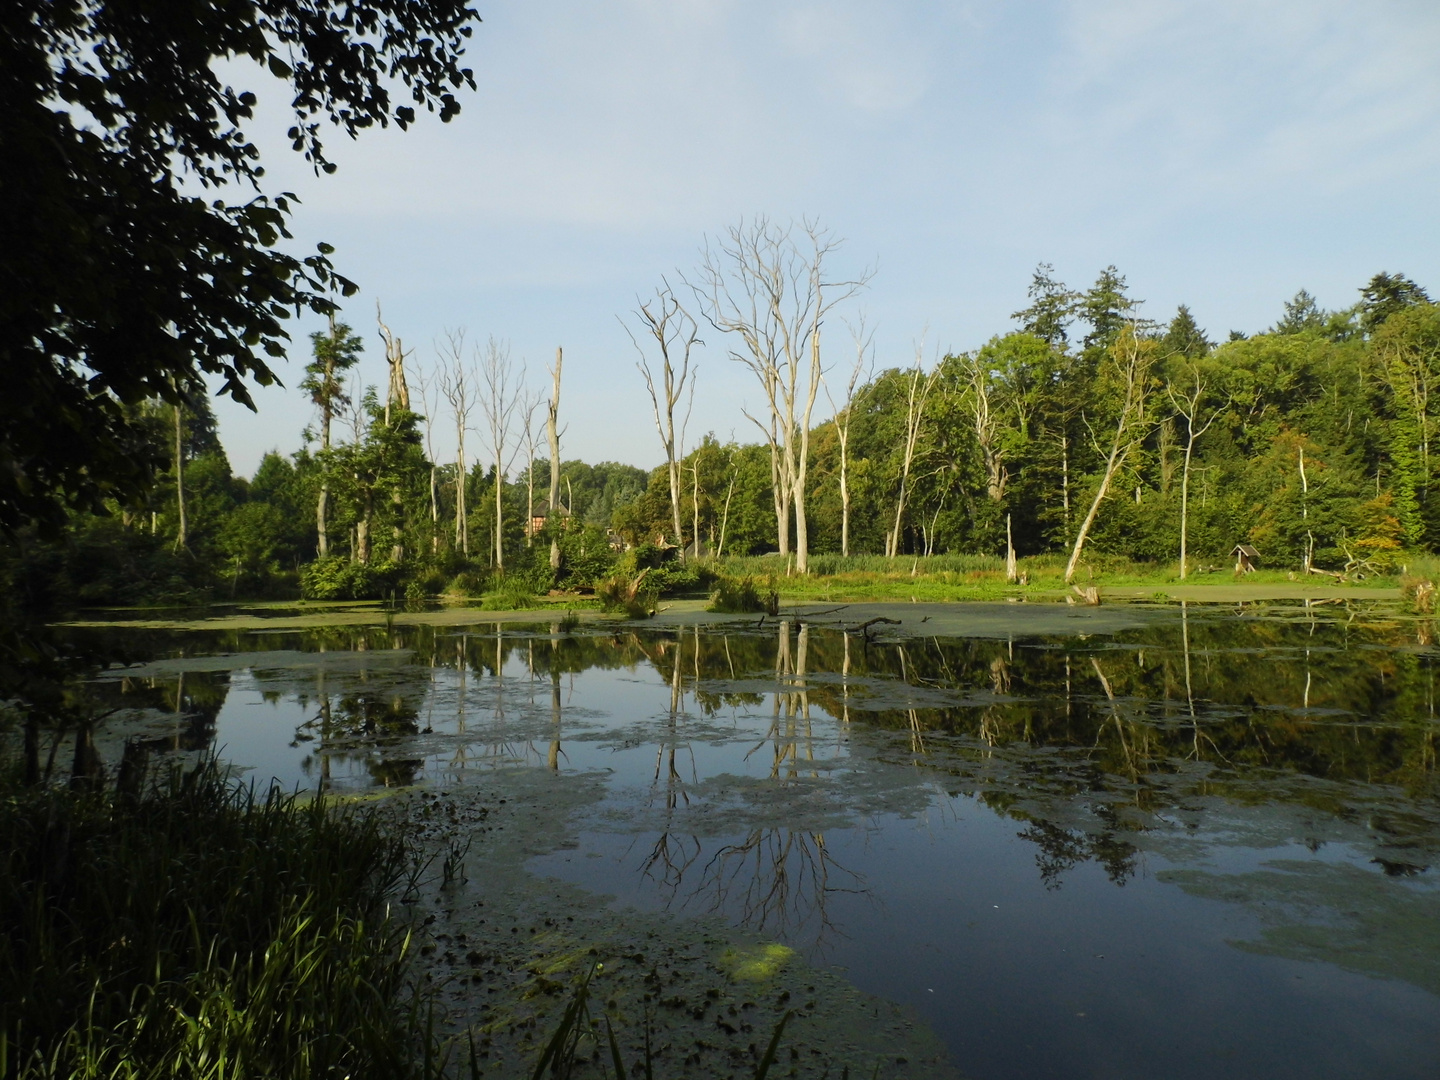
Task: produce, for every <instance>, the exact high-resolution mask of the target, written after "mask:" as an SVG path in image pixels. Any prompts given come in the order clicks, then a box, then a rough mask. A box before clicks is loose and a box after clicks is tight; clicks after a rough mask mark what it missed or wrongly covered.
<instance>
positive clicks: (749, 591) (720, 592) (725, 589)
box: [706, 576, 780, 615]
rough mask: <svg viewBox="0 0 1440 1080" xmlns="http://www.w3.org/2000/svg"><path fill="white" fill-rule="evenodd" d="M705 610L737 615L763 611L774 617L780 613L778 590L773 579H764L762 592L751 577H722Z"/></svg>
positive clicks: (717, 582)
mask: <svg viewBox="0 0 1440 1080" xmlns="http://www.w3.org/2000/svg"><path fill="white" fill-rule="evenodd" d="M706 610H708V611H719V612H726V613H729V614H737V615H739V614H747V613H752V612H757V611H763V612H765V614H767V615H776V614H779V612H780V590H779V589H777V588H776V586H775V579H774V578H773V577H772V578H767V579H766V582H765V586H764V588H763V590H762V589H761V588H760V587H759V586H757V585H756V584H755V579H754V578H753V577H749V576H746V577H742V578H728V577H723V576H722V577H721V578H719V579H718V580H717V581H716V583H715V591H714V592H712V593H711V594H710V604H709V607H708V608H707V609H706Z"/></svg>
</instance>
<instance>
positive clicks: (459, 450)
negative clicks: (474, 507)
mask: <svg viewBox="0 0 1440 1080" xmlns="http://www.w3.org/2000/svg"><path fill="white" fill-rule="evenodd" d="M435 348H436V351H437V352H438V353H439V354H440V366H439V370H438V378H439V381H440V393H441V394H442V395H443V396H444V398H445V400H446V401H447V402H448V403H449V405H450V415H451V416H452V417H454V419H455V546H456V547H458V548H459V549H460V550H461V552H463V553H464V554H465V555H469V554H470V525H469V519H468V516H467V514H466V508H465V473H466V469H467V463H466V461H465V432H466V431H467V430H468V429H469V426H470V413H471V412H472V411H473V410H474V408H475V372H474V369H473V368H472V366H471V365H470V364H469V363H468V362H467V361H466V359H465V328H464V327H463V326H462V327H460V328H459V329H456V330H447V331H445V339H444V340H443V341H440V342H436V345H435Z"/></svg>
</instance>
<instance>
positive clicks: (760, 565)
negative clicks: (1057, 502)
mask: <svg viewBox="0 0 1440 1080" xmlns="http://www.w3.org/2000/svg"><path fill="white" fill-rule="evenodd" d="M1065 561H1066V560H1065V557H1064V556H1063V555H1059V554H1052V555H1037V556H1031V557H1028V558H1024V559H1021V560H1020V561H1019V567H1018V569H1019V573H1020V574H1021V575H1022V576H1023V578H1024V580H1025V584H1024V585H1023V586H1022V585H1017V584H1012V583H1010V582H1008V581H1006V579H1005V560H1004V559H1002V558H1000V557H998V556H992V555H953V554H947V555H932V556H923V555H922V556H915V555H901V556H896V557H894V558H887V557H886V556H883V555H852V556H849V557H848V558H847V557H844V556H840V555H816V556H813V557H812V558H811V559H810V572H809V573H808V574H806V575H800V574H795V573H793V572H792V573H790V574H789V575H787V574H786V570H787V560H785V559H782V558H781V557H780V556H779V555H760V556H744V557H735V558H726V559H723V560H721V561H720V562H719V563H718V564H717V565H716V569H717V570H718V571H719V572H720V573H722V574H723V575H724V576H725V577H726V578H728V579H730V580H732V581H741V580H744V579H745V578H747V577H748V578H752V579H764V578H767V577H771V576H773V577H774V578H775V580H776V582H777V583H778V586H779V589H780V592H781V594H782V596H783V597H784V598H785V600H786V601H788V602H791V603H794V602H825V601H834V602H836V603H856V602H861V601H866V600H900V601H908V600H915V601H946V600H1000V599H1004V598H1006V597H1011V596H1016V595H1020V594H1022V593H1024V594H1029V595H1037V594H1038V595H1045V594H1047V593H1051V594H1055V595H1060V594H1063V593H1066V592H1068V591H1069V586H1067V585H1066V583H1065V580H1064V578H1065ZM1431 564H1436V565H1434V566H1432V565H1431ZM1410 573H1411V574H1417V573H1421V574H1422V575H1423V576H1440V562H1437V560H1435V559H1424V558H1418V559H1416V560H1414V565H1412V566H1411V567H1410ZM1237 581H1238V582H1241V583H1243V584H1245V585H1250V586H1263V585H1279V584H1285V585H1290V584H1295V583H1299V584H1309V585H1313V586H1330V585H1334V584H1335V582H1334V581H1333V580H1332V579H1329V578H1321V577H1311V578H1309V579H1306V578H1304V577H1303V576H1301V575H1299V574H1296V573H1294V572H1293V571H1287V570H1260V571H1257V572H1255V573H1252V574H1247V575H1245V576H1244V577H1243V578H1242V579H1237V578H1236V577H1235V575H1234V573H1233V570H1232V567H1231V565H1230V563H1229V562H1228V561H1227V560H1216V559H1204V560H1195V561H1194V562H1193V563H1192V566H1191V571H1190V574H1189V575H1188V576H1187V577H1186V578H1185V579H1184V581H1183V582H1182V581H1181V579H1180V574H1179V566H1178V564H1176V563H1158V564H1157V563H1143V562H1134V561H1132V560H1130V559H1125V558H1121V557H1117V556H1111V555H1105V554H1103V553H1099V552H1097V553H1094V554H1092V555H1090V556H1087V557H1086V559H1085V560H1083V561H1082V562H1081V564H1080V566H1079V568H1078V570H1077V572H1076V575H1075V583H1076V584H1078V585H1099V586H1101V587H1102V589H1103V588H1104V587H1116V588H1127V589H1133V588H1149V589H1153V590H1155V591H1156V592H1162V591H1163V590H1164V589H1165V588H1166V587H1168V586H1177V585H1182V584H1183V585H1186V586H1205V585H1213V586H1224V587H1229V588H1233V587H1234V586H1235V585H1236V584H1237ZM1396 583H1397V581H1396V579H1395V578H1393V577H1373V578H1368V579H1367V580H1365V581H1364V582H1363V583H1361V587H1366V586H1370V587H1376V586H1379V587H1394V586H1395V585H1396Z"/></svg>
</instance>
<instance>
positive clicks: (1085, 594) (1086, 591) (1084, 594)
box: [1070, 585, 1100, 607]
mask: <svg viewBox="0 0 1440 1080" xmlns="http://www.w3.org/2000/svg"><path fill="white" fill-rule="evenodd" d="M1070 587H1071V588H1072V589H1074V590H1075V595H1076V596H1078V597H1080V599H1081V600H1083V601H1085V603H1086V604H1088V605H1089V606H1090V607H1099V606H1100V588H1099V586H1097V585H1086V586H1085V587H1084V588H1083V589H1082V588H1081V587H1080V586H1079V585H1072V586H1070ZM1071 603H1072V604H1073V603H1074V601H1073V600H1072V601H1071Z"/></svg>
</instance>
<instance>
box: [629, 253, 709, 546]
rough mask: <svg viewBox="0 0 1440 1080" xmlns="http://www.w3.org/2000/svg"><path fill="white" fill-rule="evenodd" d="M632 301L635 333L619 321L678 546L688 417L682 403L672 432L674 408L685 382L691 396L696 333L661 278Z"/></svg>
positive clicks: (683, 543)
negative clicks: (656, 445) (640, 382)
mask: <svg viewBox="0 0 1440 1080" xmlns="http://www.w3.org/2000/svg"><path fill="white" fill-rule="evenodd" d="M635 302H636V304H637V305H638V306H637V307H636V309H635V311H634V317H635V320H636V322H637V323H638V324H639V328H640V335H641V336H640V337H639V338H637V337H636V336H635V333H634V332H633V331H632V330H631V329H630V326H629V325H628V324H626V323H625V321H624V320H623V319H622V320H621V321H620V324H621V325H622V326H624V327H625V333H626V334H628V335H629V336H630V341H631V343H632V344H633V345H634V346H635V351H636V352H638V353H639V354H640V359H639V360H638V361H636V363H635V367H636V368H637V369H638V370H639V372H640V374H641V376H642V377H643V378H644V379H645V389H646V390H647V391H649V393H650V406H651V410H652V411H653V413H654V416H655V430H656V432H658V433H659V435H660V443H661V445H663V446H664V447H665V467H666V470H667V472H668V474H669V478H670V516H671V524H672V526H673V527H674V529H675V543H676V544H677V545H678V546H679V547H681V548H682V549H683V548H684V547H685V538H684V536H683V535H682V533H681V531H680V459H681V458H682V457H683V456H684V452H685V448H684V442H685V427H686V425H687V424H688V422H689V420H690V409H689V407H688V406H687V407H686V409H685V415H684V416H683V417H682V418H681V419H680V426H679V428H678V430H677V428H676V425H675V409H676V406H677V405H679V403H680V401H681V399H682V398H684V396H685V389H686V386H687V385H688V386H689V388H690V392H691V395H692V397H691V400H692V401H693V400H694V398H693V395H694V390H695V383H694V375H695V371H694V370H693V369H692V368H691V365H690V351H691V349H693V348H694V347H695V346H696V345H697V344H699V343H700V339H699V337H698V336H697V335H696V331H697V330H698V329H699V326H698V325H697V324H696V322H695V320H694V319H693V318H692V317H691V316H690V313H689V312H687V311H686V310H685V308H684V307H683V306H682V305H681V303H680V301H679V300H678V299H677V298H676V296H675V293H674V291H673V290H672V289H671V288H670V283H669V282H668V281H666V280H665V279H664V278H662V279H661V285H660V287H659V288H658V289H656V290H655V296H654V297H653V298H652V299H649V300H645V301H643V302H642V301H641V300H640V299H639V298H638V297H637V298H636V301H635ZM642 339H644V341H645V344H644V345H642V344H641V340H642ZM646 346H653V348H654V349H655V350H656V352H657V353H658V357H657V360H658V365H659V370H658V371H656V370H655V368H654V367H653V366H652V362H651V358H650V353H648V352H646ZM697 539H698V537H697Z"/></svg>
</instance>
